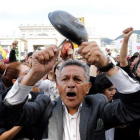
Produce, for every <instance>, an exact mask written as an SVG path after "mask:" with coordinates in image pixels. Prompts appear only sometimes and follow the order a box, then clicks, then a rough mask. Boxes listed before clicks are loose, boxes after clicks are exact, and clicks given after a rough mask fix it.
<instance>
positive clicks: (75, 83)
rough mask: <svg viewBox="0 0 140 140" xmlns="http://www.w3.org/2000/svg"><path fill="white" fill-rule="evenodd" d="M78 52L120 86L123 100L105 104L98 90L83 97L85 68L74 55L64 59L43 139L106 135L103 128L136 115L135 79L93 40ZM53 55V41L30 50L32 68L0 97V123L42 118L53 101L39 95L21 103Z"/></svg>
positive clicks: (139, 95) (139, 96)
mask: <svg viewBox="0 0 140 140" xmlns="http://www.w3.org/2000/svg"><path fill="white" fill-rule="evenodd" d="M78 53H79V54H80V55H82V56H83V57H84V58H85V59H86V60H87V62H88V63H90V64H94V65H95V66H96V67H98V68H99V69H100V71H102V72H105V73H106V75H107V77H108V78H109V79H110V80H111V82H112V83H113V85H114V86H115V87H116V88H117V90H118V91H119V96H120V97H121V98H120V99H121V100H117V101H116V102H115V104H114V103H113V102H112V103H108V101H107V98H106V97H105V96H104V95H102V94H96V95H91V96H90V95H89V96H86V94H88V92H89V89H90V87H91V83H90V82H89V67H88V66H87V65H86V64H84V63H80V62H79V61H76V60H67V61H66V62H64V63H63V64H62V65H61V66H60V68H59V74H58V77H57V83H56V85H57V88H58V90H59V94H60V97H59V98H57V99H56V100H55V102H53V103H54V104H55V106H54V108H53V109H51V111H52V115H51V116H50V118H49V120H48V123H47V126H46V127H45V129H43V138H44V139H45V138H46V139H48V140H70V139H77V140H80V139H82V140H86V139H87V140H93V139H94V140H97V139H105V130H107V129H110V128H112V127H115V126H119V125H122V124H126V123H129V122H131V121H134V120H135V119H139V118H140V110H139V108H140V85H139V83H138V82H137V81H134V80H133V79H131V78H130V77H129V76H128V75H126V74H124V72H123V70H122V69H119V67H117V66H114V65H112V63H109V61H108V59H107V58H106V57H105V55H104V54H103V52H102V51H101V50H100V48H99V46H98V45H97V44H96V42H82V44H81V45H80V48H79V50H78ZM57 57H58V49H57V46H55V45H54V46H50V47H48V48H46V49H45V50H41V51H38V52H36V53H34V54H33V58H32V68H31V70H30V71H29V72H28V73H27V75H25V76H24V77H23V78H22V79H18V80H17V81H16V82H15V84H14V85H13V86H12V88H11V89H10V90H9V91H5V92H4V93H3V94H2V96H1V99H0V106H1V109H0V127H1V126H3V125H6V124H15V125H19V124H22V125H24V124H26V123H29V124H30V125H35V124H36V125H37V124H39V123H40V122H41V120H42V117H43V115H44V112H45V110H46V109H47V107H48V106H49V105H50V104H51V103H52V102H50V99H49V98H48V97H47V96H45V95H40V96H38V97H37V99H36V101H35V102H34V103H30V104H27V103H25V102H26V98H27V95H28V92H29V91H30V90H31V88H32V86H34V85H35V84H36V82H37V81H38V80H39V79H41V78H42V77H43V76H44V75H45V74H46V73H48V72H49V71H50V70H51V69H52V67H53V65H54V64H55V61H56V59H57ZM19 83H20V84H19ZM15 112H16V113H15ZM47 113H49V112H47ZM7 114H8V115H7ZM44 117H47V116H44ZM7 120H8V121H7Z"/></svg>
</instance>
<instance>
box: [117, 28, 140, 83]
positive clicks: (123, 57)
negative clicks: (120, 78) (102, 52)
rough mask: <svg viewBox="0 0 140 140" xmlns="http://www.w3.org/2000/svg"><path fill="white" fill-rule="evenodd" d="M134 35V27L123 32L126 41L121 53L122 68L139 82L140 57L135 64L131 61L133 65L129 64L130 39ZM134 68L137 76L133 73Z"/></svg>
mask: <svg viewBox="0 0 140 140" xmlns="http://www.w3.org/2000/svg"><path fill="white" fill-rule="evenodd" d="M132 33H133V28H132V27H130V28H127V29H125V30H124V31H123V36H124V40H123V44H122V47H121V51H120V67H121V68H122V69H123V70H124V71H125V72H126V73H127V74H128V75H129V76H130V77H132V78H135V79H137V80H139V79H140V78H139V76H138V75H140V74H139V69H138V63H139V57H137V58H136V59H135V60H134V61H133V62H132V61H131V63H129V61H127V52H128V40H129V37H130V36H131V34H132ZM136 64H137V65H136ZM135 65H136V66H135ZM134 67H135V69H136V76H135V75H134V74H133V73H132V71H131V70H132V69H133V68H134ZM139 81H140V80H139Z"/></svg>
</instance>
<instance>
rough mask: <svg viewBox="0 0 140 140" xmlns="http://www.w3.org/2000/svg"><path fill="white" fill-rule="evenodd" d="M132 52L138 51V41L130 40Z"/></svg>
mask: <svg viewBox="0 0 140 140" xmlns="http://www.w3.org/2000/svg"><path fill="white" fill-rule="evenodd" d="M131 49H132V53H135V52H140V43H137V42H132V47H131Z"/></svg>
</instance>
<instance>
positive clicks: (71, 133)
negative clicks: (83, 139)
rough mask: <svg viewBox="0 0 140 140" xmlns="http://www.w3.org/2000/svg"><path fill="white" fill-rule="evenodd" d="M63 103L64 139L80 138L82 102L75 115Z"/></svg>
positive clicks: (74, 139) (75, 139)
mask: <svg viewBox="0 0 140 140" xmlns="http://www.w3.org/2000/svg"><path fill="white" fill-rule="evenodd" d="M62 104H63V109H64V111H63V128H64V132H63V140H80V132H79V122H80V111H81V108H82V104H81V105H80V106H79V108H78V111H77V112H76V113H75V114H74V115H70V114H69V113H68V110H67V107H66V106H65V105H64V103H62Z"/></svg>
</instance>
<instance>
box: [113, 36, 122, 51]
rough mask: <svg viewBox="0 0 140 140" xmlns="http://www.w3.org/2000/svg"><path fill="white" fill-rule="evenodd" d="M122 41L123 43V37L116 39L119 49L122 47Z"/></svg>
mask: <svg viewBox="0 0 140 140" xmlns="http://www.w3.org/2000/svg"><path fill="white" fill-rule="evenodd" d="M122 43H123V38H121V39H118V40H116V41H115V44H114V45H115V47H116V48H117V49H120V48H121V47H122Z"/></svg>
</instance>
